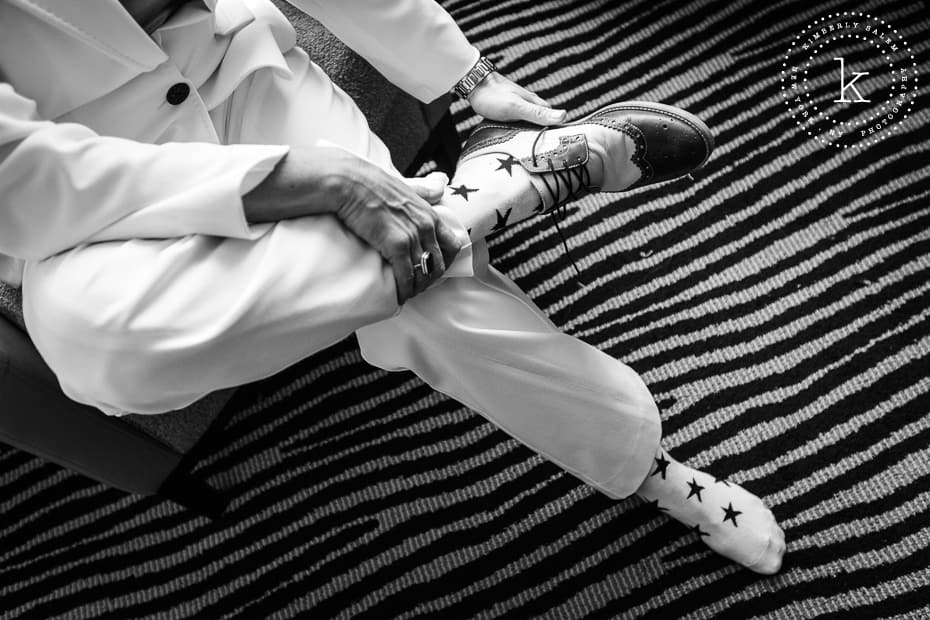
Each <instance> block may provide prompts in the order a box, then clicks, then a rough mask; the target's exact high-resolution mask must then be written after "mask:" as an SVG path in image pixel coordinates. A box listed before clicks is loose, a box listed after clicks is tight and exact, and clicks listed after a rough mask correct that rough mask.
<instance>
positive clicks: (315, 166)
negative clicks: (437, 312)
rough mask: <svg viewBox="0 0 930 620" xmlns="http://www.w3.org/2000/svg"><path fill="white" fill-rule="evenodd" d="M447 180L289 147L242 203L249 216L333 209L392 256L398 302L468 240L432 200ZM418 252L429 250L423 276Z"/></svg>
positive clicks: (329, 151) (274, 217)
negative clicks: (415, 176) (411, 175)
mask: <svg viewBox="0 0 930 620" xmlns="http://www.w3.org/2000/svg"><path fill="white" fill-rule="evenodd" d="M447 182H448V178H447V177H446V176H445V175H443V174H441V173H434V174H431V175H429V176H427V177H424V178H422V179H404V178H401V177H398V176H395V175H392V174H389V173H388V172H386V171H384V170H383V169H381V168H379V167H378V166H376V165H374V164H372V163H370V162H369V161H367V160H365V159H362V158H360V157H356V156H355V155H353V154H351V153H349V152H348V151H346V150H343V149H340V148H332V147H314V148H297V147H291V149H290V151H289V152H288V154H287V156H286V157H285V158H284V159H282V160H281V161H280V162H279V163H278V165H277V166H276V167H275V169H274V170H273V171H272V172H271V174H269V175H268V176H267V177H266V178H265V179H264V180H263V181H262V182H261V183H260V184H259V185H258V186H257V187H255V188H254V189H253V190H252V191H251V192H249V193H247V194H246V195H245V196H243V205H244V207H245V213H246V218H247V219H248V221H250V222H268V221H279V220H283V219H287V218H291V217H300V216H304V215H314V214H322V213H331V214H335V215H336V217H338V218H339V219H340V220H342V223H343V224H345V226H346V227H347V228H348V229H349V230H351V231H352V232H353V233H355V234H356V235H358V236H359V237H360V238H361V239H362V240H363V241H364V242H365V243H367V244H368V245H370V246H371V247H372V248H374V249H375V250H377V251H378V252H379V253H380V254H381V256H382V257H384V259H385V260H386V261H387V262H389V263H390V265H391V269H392V270H393V271H394V280H395V281H396V283H397V302H398V303H400V304H403V303H404V302H406V301H407V300H408V299H410V298H411V297H413V296H414V295H417V294H418V293H421V292H423V291H425V290H426V289H427V288H428V287H429V286H430V285H431V284H433V283H434V282H435V281H436V280H437V279H438V278H439V276H440V275H442V273H443V272H444V271H445V269H446V265H448V264H450V263H451V262H452V261H453V260H454V259H455V256H456V255H457V254H458V252H459V250H461V248H462V246H463V245H465V244H466V243H467V242H468V240H467V239H463V238H460V237H459V236H458V234H457V233H456V231H455V230H454V229H453V228H452V227H450V226H449V225H447V224H446V223H445V222H443V221H442V220H440V219H439V217H438V215H437V214H436V211H435V210H434V209H433V208H432V207H431V206H430V203H436V202H439V200H440V199H441V198H442V194H443V191H444V189H445V185H446V183H447ZM463 236H464V235H463ZM423 252H429V253H430V254H432V256H433V265H432V271H431V272H430V274H429V275H428V276H426V275H424V274H423V273H422V271H420V270H415V269H414V265H419V264H420V255H421V254H423Z"/></svg>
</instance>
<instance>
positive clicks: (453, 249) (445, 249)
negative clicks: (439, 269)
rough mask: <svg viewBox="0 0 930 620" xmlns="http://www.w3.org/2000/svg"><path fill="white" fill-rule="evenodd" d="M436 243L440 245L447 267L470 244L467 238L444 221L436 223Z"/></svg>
mask: <svg viewBox="0 0 930 620" xmlns="http://www.w3.org/2000/svg"><path fill="white" fill-rule="evenodd" d="M436 241H437V242H438V243H439V250H440V252H441V253H442V259H443V263H444V264H445V265H451V264H452V261H454V260H455V257H456V256H457V255H458V253H459V252H460V251H461V249H462V247H463V246H464V245H465V244H467V243H468V239H467V238H463V237H462V236H460V233H458V232H456V230H455V229H454V228H452V227H451V226H449V225H448V224H446V223H445V222H443V221H442V220H439V221H437V222H436Z"/></svg>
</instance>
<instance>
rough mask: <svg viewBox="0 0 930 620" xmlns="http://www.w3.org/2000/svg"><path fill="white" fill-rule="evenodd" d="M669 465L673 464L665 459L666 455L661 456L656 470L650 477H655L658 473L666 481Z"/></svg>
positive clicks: (657, 460) (657, 461)
mask: <svg viewBox="0 0 930 620" xmlns="http://www.w3.org/2000/svg"><path fill="white" fill-rule="evenodd" d="M669 463H671V461H670V460H668V459H667V458H665V455H663V454H659V457H658V458H657V459H656V470H655V471H654V472H652V474H651V475H650V477H652V476H655V475H656V474H658V473H661V474H662V480H665V479H666V478H665V474H666V473H667V472H666V470H667V469H668V466H669Z"/></svg>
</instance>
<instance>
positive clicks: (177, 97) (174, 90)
mask: <svg viewBox="0 0 930 620" xmlns="http://www.w3.org/2000/svg"><path fill="white" fill-rule="evenodd" d="M189 94H191V87H190V86H188V85H187V84H185V83H184V82H178V83H177V84H175V85H174V86H172V87H171V88H169V89H168V94H167V95H165V99H167V101H168V103H170V104H171V105H180V104H182V103H184V100H185V99H187V96H188V95H189Z"/></svg>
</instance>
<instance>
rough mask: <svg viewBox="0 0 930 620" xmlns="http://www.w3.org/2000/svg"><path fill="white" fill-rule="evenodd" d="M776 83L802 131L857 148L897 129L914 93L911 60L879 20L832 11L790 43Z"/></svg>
mask: <svg viewBox="0 0 930 620" xmlns="http://www.w3.org/2000/svg"><path fill="white" fill-rule="evenodd" d="M781 82H782V84H781V93H782V97H783V99H784V102H785V105H786V106H787V107H788V110H789V111H790V113H791V117H792V118H793V119H794V120H795V122H796V123H797V124H798V127H800V128H801V129H803V130H804V131H806V132H807V134H808V135H809V136H811V137H815V138H817V139H818V140H820V141H821V142H823V143H824V144H830V145H833V146H835V147H837V148H850V147H861V146H868V145H872V144H875V143H876V142H878V141H879V140H883V139H884V138H886V137H887V136H889V135H891V134H892V133H894V132H896V131H900V128H901V124H902V123H903V122H905V121H906V119H907V117H908V115H909V114H910V113H911V110H912V109H913V106H914V100H915V98H916V96H917V82H918V75H917V63H916V62H915V61H914V56H913V54H912V52H911V49H910V48H909V47H908V45H907V42H906V41H905V40H904V39H903V38H902V37H901V35H900V34H899V33H898V31H897V30H895V29H894V28H893V27H892V26H891V25H890V24H888V23H886V22H885V21H884V20H882V19H879V18H877V17H875V16H872V15H869V14H866V13H856V12H842V13H831V14H829V15H827V16H825V17H821V18H820V19H818V20H817V21H815V22H813V23H812V24H809V25H808V27H807V28H805V29H804V31H803V32H802V33H801V34H799V35H798V36H797V37H795V39H794V41H792V43H791V46H790V47H789V48H788V51H787V53H786V54H785V56H784V59H783V62H782V71H781Z"/></svg>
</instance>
